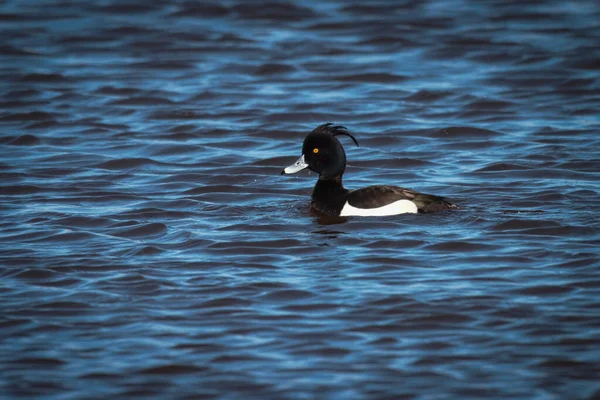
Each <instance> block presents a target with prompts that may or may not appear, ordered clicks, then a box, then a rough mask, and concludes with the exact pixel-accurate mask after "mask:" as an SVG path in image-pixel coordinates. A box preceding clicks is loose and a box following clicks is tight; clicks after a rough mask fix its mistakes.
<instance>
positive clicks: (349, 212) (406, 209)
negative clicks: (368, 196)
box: [340, 200, 419, 217]
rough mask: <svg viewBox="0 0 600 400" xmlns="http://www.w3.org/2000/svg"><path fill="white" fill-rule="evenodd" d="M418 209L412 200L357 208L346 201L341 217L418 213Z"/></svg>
mask: <svg viewBox="0 0 600 400" xmlns="http://www.w3.org/2000/svg"><path fill="white" fill-rule="evenodd" d="M418 211H419V210H418V209H417V205H416V204H415V203H413V202H412V201H410V200H398V201H395V202H393V203H390V204H388V205H385V206H383V207H378V208H356V207H352V206H351V205H350V204H348V202H346V204H345V205H344V208H342V212H341V213H340V217H351V216H360V217H370V216H373V217H383V216H385V215H396V214H406V213H416V212H418Z"/></svg>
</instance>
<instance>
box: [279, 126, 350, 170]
mask: <svg viewBox="0 0 600 400" xmlns="http://www.w3.org/2000/svg"><path fill="white" fill-rule="evenodd" d="M338 135H345V136H348V137H350V138H351V139H352V140H353V141H354V143H355V144H356V146H358V142H357V141H356V139H355V138H354V136H352V135H351V134H350V133H348V131H347V130H346V128H344V127H343V126H339V125H333V124H331V123H328V124H323V125H320V126H318V127H316V128H315V129H314V130H313V131H312V132H311V133H309V134H308V136H306V138H305V139H304V143H303V144H302V156H301V157H300V158H299V159H298V160H297V161H296V162H295V163H294V164H292V165H290V166H289V167H287V168H284V169H283V171H281V174H282V175H284V174H294V173H296V172H298V171H302V170H303V169H305V168H308V169H309V170H310V171H313V172H316V173H317V174H319V179H333V178H335V177H338V176H341V175H342V174H343V173H344V169H345V168H346V152H345V151H344V148H343V147H342V144H341V143H340V142H339V140H338V139H337V138H336V136H338Z"/></svg>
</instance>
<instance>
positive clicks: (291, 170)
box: [281, 154, 308, 175]
mask: <svg viewBox="0 0 600 400" xmlns="http://www.w3.org/2000/svg"><path fill="white" fill-rule="evenodd" d="M306 167H308V164H307V163H306V162H305V161H304V154H302V157H300V158H299V159H298V161H296V162H295V163H293V164H292V165H290V166H289V167H287V168H284V169H283V171H281V175H284V174H295V173H296V172H298V171H302V170H303V169H304V168H306Z"/></svg>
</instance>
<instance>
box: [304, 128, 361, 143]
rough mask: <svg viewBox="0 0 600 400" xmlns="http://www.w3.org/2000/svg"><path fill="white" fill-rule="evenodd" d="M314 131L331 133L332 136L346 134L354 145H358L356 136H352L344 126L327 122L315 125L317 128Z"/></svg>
mask: <svg viewBox="0 0 600 400" xmlns="http://www.w3.org/2000/svg"><path fill="white" fill-rule="evenodd" d="M315 131H320V132H329V133H331V135H332V136H338V135H344V136H348V137H349V138H350V139H352V141H353V142H354V144H356V147H360V146H359V145H358V141H357V140H356V138H355V137H354V136H352V135H351V134H350V132H348V129H346V127H345V126H341V125H334V124H332V123H331V122H328V123H326V124H323V125H321V126H319V127H317V129H315Z"/></svg>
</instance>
